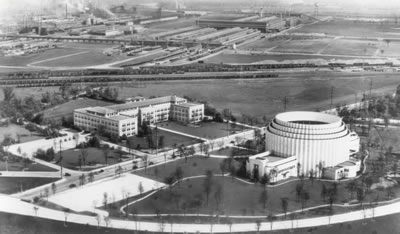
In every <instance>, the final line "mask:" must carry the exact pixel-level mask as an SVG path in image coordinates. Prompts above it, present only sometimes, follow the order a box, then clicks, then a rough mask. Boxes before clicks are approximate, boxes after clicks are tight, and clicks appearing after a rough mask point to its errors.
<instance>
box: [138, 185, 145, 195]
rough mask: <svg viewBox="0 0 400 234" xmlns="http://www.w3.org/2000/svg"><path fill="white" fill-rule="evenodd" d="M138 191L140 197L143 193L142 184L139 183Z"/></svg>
mask: <svg viewBox="0 0 400 234" xmlns="http://www.w3.org/2000/svg"><path fill="white" fill-rule="evenodd" d="M138 191H139V193H140V195H142V193H143V191H144V188H143V184H142V182H139V185H138Z"/></svg>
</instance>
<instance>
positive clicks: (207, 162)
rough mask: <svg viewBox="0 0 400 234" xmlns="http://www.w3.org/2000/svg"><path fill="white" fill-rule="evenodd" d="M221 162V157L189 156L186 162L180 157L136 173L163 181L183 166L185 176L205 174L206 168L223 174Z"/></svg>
mask: <svg viewBox="0 0 400 234" xmlns="http://www.w3.org/2000/svg"><path fill="white" fill-rule="evenodd" d="M221 162H222V159H220V158H207V157H200V156H199V157H198V156H194V157H189V158H187V162H185V159H179V160H175V161H173V162H168V163H166V164H163V165H159V166H155V167H151V168H148V169H147V170H146V171H144V170H140V171H138V172H135V173H136V174H137V175H140V176H143V177H147V178H150V179H153V180H158V181H160V182H163V181H164V179H165V178H166V177H168V176H171V175H172V174H173V173H174V172H175V170H176V168H178V167H181V168H182V170H183V177H190V176H198V175H205V174H206V170H211V171H212V172H213V173H214V174H221V170H220V168H219V164H220V163H221Z"/></svg>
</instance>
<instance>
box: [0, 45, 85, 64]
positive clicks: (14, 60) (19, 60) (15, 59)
mask: <svg viewBox="0 0 400 234" xmlns="http://www.w3.org/2000/svg"><path fill="white" fill-rule="evenodd" d="M81 51H83V50H82V49H74V48H56V49H48V50H45V51H43V52H39V53H36V54H30V55H23V56H9V57H0V65H3V66H4V65H7V66H26V65H28V64H30V63H33V62H36V61H41V60H45V59H51V58H56V57H60V56H64V55H69V54H74V53H79V52H81Z"/></svg>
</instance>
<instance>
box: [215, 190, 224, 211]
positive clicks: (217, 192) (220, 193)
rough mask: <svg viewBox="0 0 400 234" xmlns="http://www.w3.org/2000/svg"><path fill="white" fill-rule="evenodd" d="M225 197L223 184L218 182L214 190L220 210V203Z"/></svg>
mask: <svg viewBox="0 0 400 234" xmlns="http://www.w3.org/2000/svg"><path fill="white" fill-rule="evenodd" d="M223 197H224V191H223V189H222V186H221V185H220V184H218V185H217V188H216V190H215V192H214V199H215V204H216V205H217V210H219V208H220V204H221V202H222V199H223Z"/></svg>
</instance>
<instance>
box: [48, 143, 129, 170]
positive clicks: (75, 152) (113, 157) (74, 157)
mask: <svg viewBox="0 0 400 234" xmlns="http://www.w3.org/2000/svg"><path fill="white" fill-rule="evenodd" d="M86 150H87V158H86V164H85V165H86V166H83V165H82V170H91V169H93V168H98V167H101V166H103V165H105V163H106V162H105V158H104V153H103V151H102V150H101V149H98V148H86ZM81 151H82V150H81V149H70V150H64V151H62V157H63V166H64V167H66V168H70V169H79V157H80V155H81ZM130 157H131V156H129V155H127V154H126V153H123V154H122V160H124V159H126V158H130ZM59 158H60V154H56V155H55V159H56V161H58V159H59ZM119 159H120V154H119V153H118V152H117V151H116V150H110V151H109V153H108V157H107V164H108V165H112V164H115V163H117V162H120V160H119Z"/></svg>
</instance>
